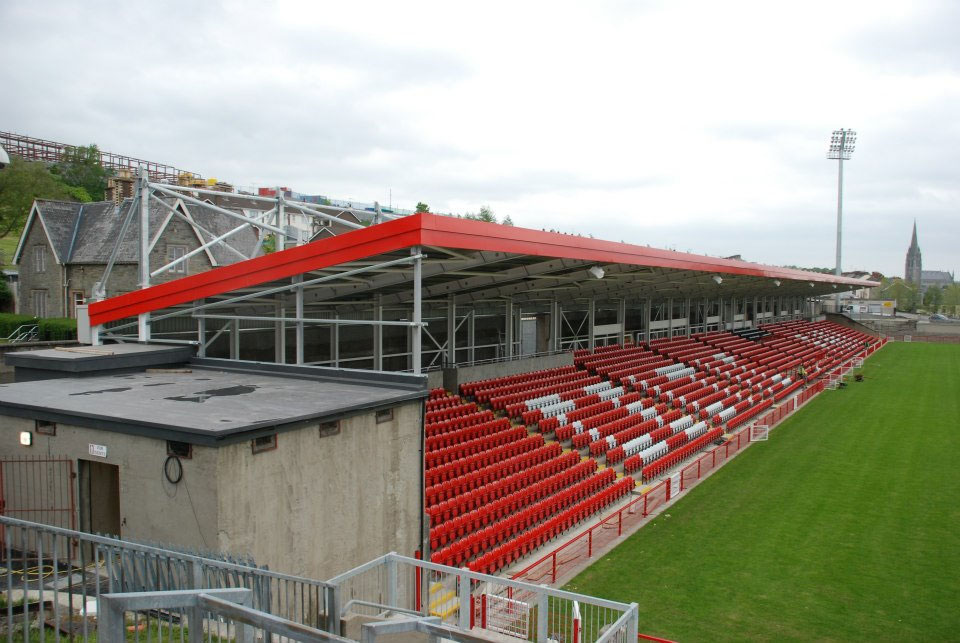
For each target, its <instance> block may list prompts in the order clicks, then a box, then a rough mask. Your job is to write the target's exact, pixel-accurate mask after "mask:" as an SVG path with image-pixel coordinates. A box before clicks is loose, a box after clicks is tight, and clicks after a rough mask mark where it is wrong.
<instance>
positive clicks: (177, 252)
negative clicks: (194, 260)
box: [167, 246, 189, 274]
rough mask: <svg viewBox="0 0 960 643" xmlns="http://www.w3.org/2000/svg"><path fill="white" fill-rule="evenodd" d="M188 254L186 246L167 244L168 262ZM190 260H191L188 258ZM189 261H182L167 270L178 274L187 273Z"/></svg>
mask: <svg viewBox="0 0 960 643" xmlns="http://www.w3.org/2000/svg"><path fill="white" fill-rule="evenodd" d="M185 254H187V247H186V246H167V263H170V262H171V261H176V260H177V259H180V258H181V257H183V256H184V255H185ZM187 261H189V260H187ZM187 261H181V262H180V263H178V264H177V265H175V266H174V267H173V268H171V269H170V270H168V271H167V272H173V273H176V274H185V273H186V272H187Z"/></svg>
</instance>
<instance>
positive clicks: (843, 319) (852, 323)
mask: <svg viewBox="0 0 960 643" xmlns="http://www.w3.org/2000/svg"><path fill="white" fill-rule="evenodd" d="M826 317H827V321H831V322H833V323H835V324H839V325H841V326H846V327H847V328H852V329H853V330H856V331H860V332H861V333H863V334H865V335H869V336H870V337H879V336H880V333H878V332H877V331H876V329H875V328H873V327H872V326H868V325H867V324H864V323H862V322H859V321H857V320H855V319H851V318H849V317H847V316H846V315H838V314H837V313H827V314H826Z"/></svg>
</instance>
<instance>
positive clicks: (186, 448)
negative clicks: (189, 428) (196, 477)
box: [167, 440, 193, 460]
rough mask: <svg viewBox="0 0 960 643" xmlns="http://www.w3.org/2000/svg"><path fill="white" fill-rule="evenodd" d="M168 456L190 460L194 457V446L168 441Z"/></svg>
mask: <svg viewBox="0 0 960 643" xmlns="http://www.w3.org/2000/svg"><path fill="white" fill-rule="evenodd" d="M167 455H175V456H177V457H178V458H183V459H184V460H189V459H190V458H192V457H193V445H192V444H190V443H188V442H177V441H175V440H167Z"/></svg>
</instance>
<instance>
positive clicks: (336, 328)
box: [330, 313, 340, 368]
mask: <svg viewBox="0 0 960 643" xmlns="http://www.w3.org/2000/svg"><path fill="white" fill-rule="evenodd" d="M333 318H334V319H339V318H340V314H339V313H335V314H334V315H333ZM330 361H331V362H332V366H333V367H334V368H340V324H330Z"/></svg>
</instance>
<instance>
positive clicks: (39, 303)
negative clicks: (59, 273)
mask: <svg viewBox="0 0 960 643" xmlns="http://www.w3.org/2000/svg"><path fill="white" fill-rule="evenodd" d="M31 294H32V295H33V316H34V317H46V316H47V291H46V290H34V291H33V292H32V293H31Z"/></svg>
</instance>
